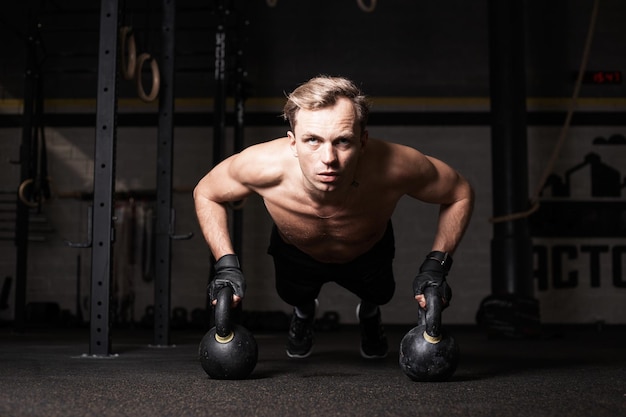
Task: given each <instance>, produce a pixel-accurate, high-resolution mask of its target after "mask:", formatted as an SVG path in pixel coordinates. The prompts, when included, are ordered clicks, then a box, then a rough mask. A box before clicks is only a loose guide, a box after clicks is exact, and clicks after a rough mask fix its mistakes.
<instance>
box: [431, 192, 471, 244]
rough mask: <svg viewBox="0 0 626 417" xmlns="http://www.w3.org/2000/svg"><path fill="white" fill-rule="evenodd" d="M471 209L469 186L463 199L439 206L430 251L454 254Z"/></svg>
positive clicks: (468, 219) (467, 222)
mask: <svg viewBox="0 0 626 417" xmlns="http://www.w3.org/2000/svg"><path fill="white" fill-rule="evenodd" d="M473 208H474V195H473V192H472V190H471V188H470V187H469V185H467V187H466V190H465V192H464V196H463V198H460V199H459V200H457V201H455V202H454V203H452V204H443V205H441V208H440V211H439V221H438V225H437V233H436V234H435V238H434V241H433V246H432V250H436V251H441V252H447V253H449V254H453V253H454V251H455V250H456V248H457V246H458V245H459V243H460V242H461V239H462V238H463V235H464V234H465V230H466V229H467V226H468V224H469V222H470V219H471V217H472V211H473Z"/></svg>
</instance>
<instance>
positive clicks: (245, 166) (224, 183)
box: [193, 138, 289, 259]
mask: <svg viewBox="0 0 626 417" xmlns="http://www.w3.org/2000/svg"><path fill="white" fill-rule="evenodd" d="M285 151H287V152H288V151H289V144H288V140H287V138H282V139H276V140H273V141H270V142H265V143H261V144H257V145H254V146H250V147H248V148H246V149H245V150H243V151H241V152H240V153H238V154H235V155H233V156H231V157H229V158H227V159H225V160H224V161H222V162H221V163H220V164H218V165H217V166H216V167H215V168H213V169H212V170H211V171H210V172H209V173H208V174H207V175H206V176H205V177H204V178H202V179H201V180H200V182H199V183H198V185H197V186H196V188H195V189H194V192H193V197H194V203H195V208H196V215H197V217H198V222H199V224H200V229H201V230H202V234H203V235H204V238H205V240H206V242H207V243H208V245H209V248H210V249H211V253H212V254H213V256H214V257H215V259H220V258H221V257H222V256H224V255H229V254H234V248H233V244H232V241H231V238H230V233H229V228H228V210H227V204H228V203H229V202H234V201H240V200H243V199H244V198H246V197H247V196H249V195H251V194H252V193H259V192H260V191H261V190H264V189H265V190H267V189H268V188H270V187H272V186H275V185H277V184H278V183H279V182H280V180H281V178H282V171H281V169H282V167H283V165H284V163H283V162H282V160H281V158H283V157H284V156H283V155H284V153H285ZM261 192H262V191H261Z"/></svg>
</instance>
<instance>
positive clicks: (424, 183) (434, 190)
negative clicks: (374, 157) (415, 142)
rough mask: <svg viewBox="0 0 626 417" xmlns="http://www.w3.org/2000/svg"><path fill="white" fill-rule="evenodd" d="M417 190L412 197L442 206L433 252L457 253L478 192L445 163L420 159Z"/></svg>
mask: <svg viewBox="0 0 626 417" xmlns="http://www.w3.org/2000/svg"><path fill="white" fill-rule="evenodd" d="M415 158H417V159H416V161H414V163H418V164H419V166H420V168H419V170H418V171H419V174H418V177H417V178H416V180H415V184H416V186H415V187H414V188H413V189H412V191H411V192H409V193H408V194H409V195H410V196H411V197H413V198H416V199H418V200H421V201H424V202H427V203H432V204H438V205H439V219H438V224H437V232H436V234H435V237H434V239H433V245H432V250H436V251H441V252H448V253H450V254H452V253H454V251H455V250H456V248H457V246H458V245H459V243H460V242H461V239H462V237H463V235H464V233H465V230H466V229H467V225H468V224H469V221H470V218H471V216H472V211H473V207H474V191H473V190H472V187H471V186H470V184H469V183H468V182H467V180H466V179H465V178H463V176H461V175H460V174H459V173H458V172H457V171H455V170H454V169H452V168H451V167H450V166H448V165H447V164H445V163H444V162H442V161H440V160H438V159H436V158H432V157H428V156H425V155H418V156H416V157H415Z"/></svg>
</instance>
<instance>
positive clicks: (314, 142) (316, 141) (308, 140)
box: [306, 138, 319, 145]
mask: <svg viewBox="0 0 626 417" xmlns="http://www.w3.org/2000/svg"><path fill="white" fill-rule="evenodd" d="M306 142H307V143H310V144H312V145H315V144H316V143H318V142H319V140H318V139H317V138H308V139H307V140H306Z"/></svg>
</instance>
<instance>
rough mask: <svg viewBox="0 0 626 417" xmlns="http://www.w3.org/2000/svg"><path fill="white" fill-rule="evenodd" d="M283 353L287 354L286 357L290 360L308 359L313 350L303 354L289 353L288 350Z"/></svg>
mask: <svg viewBox="0 0 626 417" xmlns="http://www.w3.org/2000/svg"><path fill="white" fill-rule="evenodd" d="M285 352H287V356H289V357H290V358H292V359H304V358H308V357H309V356H311V353H313V349H311V350H309V351H308V352H307V353H305V354H299V353H291V352H289V351H288V350H286V351H285Z"/></svg>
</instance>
